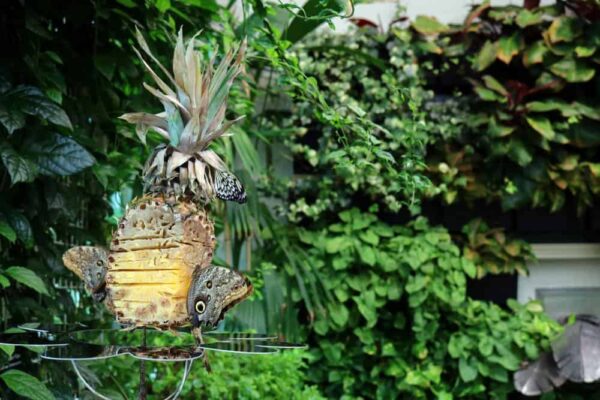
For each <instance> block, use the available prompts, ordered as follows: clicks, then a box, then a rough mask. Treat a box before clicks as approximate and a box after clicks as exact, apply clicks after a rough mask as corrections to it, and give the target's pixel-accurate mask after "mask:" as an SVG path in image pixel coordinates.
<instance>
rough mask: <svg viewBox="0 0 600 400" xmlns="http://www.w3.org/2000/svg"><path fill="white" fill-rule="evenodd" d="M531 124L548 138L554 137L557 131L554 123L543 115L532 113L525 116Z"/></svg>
mask: <svg viewBox="0 0 600 400" xmlns="http://www.w3.org/2000/svg"><path fill="white" fill-rule="evenodd" d="M525 119H526V120H527V123H528V124H529V126H531V127H532V128H533V129H535V130H536V131H537V132H538V133H539V134H540V135H542V136H543V137H545V138H546V139H548V140H552V139H554V137H555V136H556V132H554V129H553V128H552V123H551V122H550V120H549V119H548V118H545V117H541V116H538V115H532V116H530V117H526V118H525Z"/></svg>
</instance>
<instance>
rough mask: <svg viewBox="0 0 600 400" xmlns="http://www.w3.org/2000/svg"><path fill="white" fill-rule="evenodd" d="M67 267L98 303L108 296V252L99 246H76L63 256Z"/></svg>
mask: <svg viewBox="0 0 600 400" xmlns="http://www.w3.org/2000/svg"><path fill="white" fill-rule="evenodd" d="M63 263H64V264H65V267H67V268H68V269H70V270H71V271H73V272H74V273H75V274H76V275H77V276H78V277H79V278H81V280H83V283H84V284H85V287H86V289H87V290H88V291H89V292H91V293H92V296H93V297H94V299H95V300H97V301H102V300H104V297H105V296H106V290H105V287H106V272H107V270H108V250H107V249H105V248H103V247H98V246H76V247H73V248H71V249H69V250H68V251H67V252H66V253H65V254H64V255H63Z"/></svg>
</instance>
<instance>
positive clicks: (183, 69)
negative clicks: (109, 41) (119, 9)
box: [120, 28, 246, 154]
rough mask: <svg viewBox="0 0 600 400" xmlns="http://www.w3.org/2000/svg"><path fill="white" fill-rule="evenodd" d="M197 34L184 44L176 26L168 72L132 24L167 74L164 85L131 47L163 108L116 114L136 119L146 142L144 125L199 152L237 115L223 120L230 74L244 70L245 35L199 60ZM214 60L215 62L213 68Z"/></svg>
mask: <svg viewBox="0 0 600 400" xmlns="http://www.w3.org/2000/svg"><path fill="white" fill-rule="evenodd" d="M199 34H200V32H198V33H196V35H194V36H193V37H192V38H191V39H190V40H189V41H188V43H187V46H186V45H185V44H184V41H183V31H182V30H181V29H180V30H179V33H178V35H177V41H176V43H175V50H174V53H173V74H171V73H170V72H169V71H168V70H167V69H166V68H165V67H164V66H163V65H162V64H161V63H160V61H158V59H157V58H156V57H155V56H154V55H153V54H152V52H151V51H150V47H149V46H148V43H147V42H146V40H145V39H144V37H143V35H142V34H141V32H140V31H139V30H138V29H137V28H136V39H137V42H138V45H139V47H140V49H141V50H142V51H143V52H144V53H145V54H146V55H147V56H148V57H149V58H150V59H151V60H152V61H153V62H154V63H155V64H157V65H158V67H159V68H160V70H161V71H162V73H163V74H164V75H165V76H166V77H167V81H168V82H169V83H170V84H171V86H170V85H169V84H167V82H165V80H163V79H162V78H161V77H160V76H159V75H158V74H157V73H156V72H155V71H154V70H153V69H152V67H151V66H150V65H149V64H148V62H146V60H145V59H144V57H143V55H142V53H141V52H140V51H139V50H138V49H136V48H134V51H135V53H136V54H137V56H138V57H139V58H140V60H141V62H142V64H143V65H144V68H145V69H146V70H147V71H148V72H149V74H150V76H151V77H152V79H153V80H154V82H155V84H156V87H154V86H151V85H149V84H147V83H144V87H145V88H146V90H148V91H149V92H150V93H151V94H152V95H154V96H155V97H157V98H158V99H159V100H160V101H161V103H162V104H163V107H164V109H165V111H164V113H159V114H147V113H128V114H124V115H122V116H121V117H120V118H121V119H124V120H125V121H127V122H130V123H135V124H136V133H137V134H138V136H139V137H140V139H141V140H142V142H144V143H145V135H146V133H147V131H148V130H149V129H152V130H154V131H156V132H158V133H159V134H160V135H161V136H163V137H165V138H166V139H168V140H169V143H170V144H171V145H172V146H174V147H176V148H177V149H178V150H180V151H182V152H184V153H187V154H193V153H197V152H201V151H202V150H204V149H206V147H207V146H208V145H209V144H210V142H212V141H213V140H216V139H218V138H219V137H221V136H223V135H225V134H226V132H227V130H228V129H229V128H230V127H231V126H232V125H233V124H234V123H236V122H237V121H239V120H240V119H241V118H242V117H240V118H236V119H234V120H232V121H226V120H225V113H226V111H227V99H228V96H229V91H230V90H231V86H232V85H233V82H234V80H235V78H236V77H237V76H238V75H239V74H240V73H241V72H242V71H243V68H244V64H243V61H244V55H245V51H246V40H243V41H242V43H241V44H240V45H239V46H238V48H237V49H231V50H229V51H228V52H227V54H226V55H225V56H224V57H223V59H222V60H221V62H220V63H218V65H216V60H215V58H216V54H217V51H215V52H214V53H213V55H212V56H211V58H210V60H209V61H208V62H203V61H202V59H201V58H200V56H199V54H198V52H196V50H195V48H194V42H195V38H196V36H198V35H199ZM215 65H216V67H215Z"/></svg>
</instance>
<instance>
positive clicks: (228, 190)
mask: <svg viewBox="0 0 600 400" xmlns="http://www.w3.org/2000/svg"><path fill="white" fill-rule="evenodd" d="M215 193H216V195H217V197H218V198H219V199H221V200H227V201H235V202H237V203H240V204H241V203H245V202H246V191H245V190H244V186H242V183H241V182H240V181H239V179H238V178H237V177H236V176H235V175H233V174H232V173H229V172H227V171H217V175H216V177H215Z"/></svg>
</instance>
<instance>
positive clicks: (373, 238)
mask: <svg viewBox="0 0 600 400" xmlns="http://www.w3.org/2000/svg"><path fill="white" fill-rule="evenodd" d="M358 236H359V237H360V238H361V239H362V240H363V241H364V242H367V243H369V244H372V245H373V246H377V245H378V244H379V236H377V235H376V234H375V232H373V231H372V230H368V231H364V232H361V233H360V234H359V235H358Z"/></svg>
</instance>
